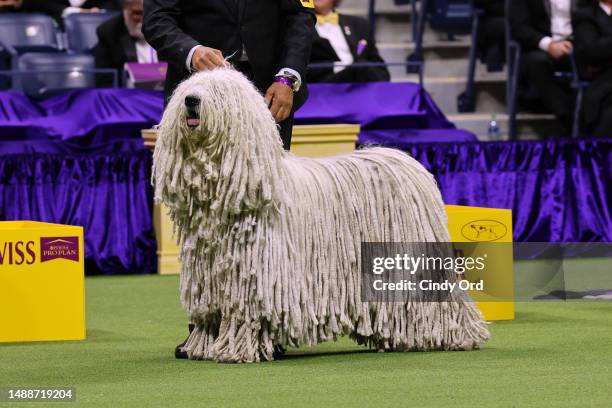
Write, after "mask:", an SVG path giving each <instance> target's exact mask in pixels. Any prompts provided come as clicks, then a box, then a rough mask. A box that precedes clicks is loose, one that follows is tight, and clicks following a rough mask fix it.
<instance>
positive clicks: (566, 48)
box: [548, 41, 572, 59]
mask: <svg viewBox="0 0 612 408" xmlns="http://www.w3.org/2000/svg"><path fill="white" fill-rule="evenodd" d="M571 52H572V43H571V42H569V41H553V42H551V43H550V45H549V46H548V54H549V55H550V56H551V57H553V58H554V59H561V58H564V57H567V56H568V55H570V54H571Z"/></svg>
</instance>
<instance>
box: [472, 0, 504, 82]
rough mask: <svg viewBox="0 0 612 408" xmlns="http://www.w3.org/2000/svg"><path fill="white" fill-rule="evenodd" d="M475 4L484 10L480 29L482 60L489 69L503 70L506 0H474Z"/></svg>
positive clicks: (479, 42)
mask: <svg viewBox="0 0 612 408" xmlns="http://www.w3.org/2000/svg"><path fill="white" fill-rule="evenodd" d="M474 6H475V7H476V8H478V9H480V10H482V11H483V12H484V14H483V15H482V17H481V19H480V27H479V31H478V48H479V50H480V54H481V60H482V62H483V63H484V64H486V65H487V69H488V70H489V71H501V70H503V68H504V67H503V64H504V63H505V61H506V22H505V16H506V5H505V0H474Z"/></svg>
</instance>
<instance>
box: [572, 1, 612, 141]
mask: <svg viewBox="0 0 612 408" xmlns="http://www.w3.org/2000/svg"><path fill="white" fill-rule="evenodd" d="M587 3H590V4H588V5H585V6H584V7H580V8H579V9H578V10H576V12H575V13H574V38H575V47H576V59H577V61H578V64H579V66H580V71H581V75H582V76H583V77H585V78H586V79H588V80H591V81H592V83H591V85H590V86H589V88H588V89H587V90H586V92H585V96H584V104H583V123H584V126H585V130H586V131H587V132H588V133H589V134H591V135H593V136H597V137H608V138H612V0H601V1H599V0H590V1H588V2H587Z"/></svg>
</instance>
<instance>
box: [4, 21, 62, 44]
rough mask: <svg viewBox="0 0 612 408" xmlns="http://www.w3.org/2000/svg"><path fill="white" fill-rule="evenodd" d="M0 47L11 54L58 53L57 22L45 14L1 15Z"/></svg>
mask: <svg viewBox="0 0 612 408" xmlns="http://www.w3.org/2000/svg"><path fill="white" fill-rule="evenodd" d="M0 46H2V48H3V49H4V50H6V51H8V52H9V53H11V54H16V53H19V54H21V53H25V52H37V51H57V50H58V49H59V48H60V47H59V44H58V40H57V26H56V24H55V21H53V19H52V18H51V17H49V16H46V15H44V14H35V13H4V14H0Z"/></svg>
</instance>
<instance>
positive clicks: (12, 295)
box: [0, 221, 86, 342]
mask: <svg viewBox="0 0 612 408" xmlns="http://www.w3.org/2000/svg"><path fill="white" fill-rule="evenodd" d="M83 259H84V245H83V228H82V227H75V226H68V225H59V224H49V223H44V222H34V221H2V222H0V342H26V341H52V340H84V339H85V335H86V334H85V286H84V283H85V279H84V262H83Z"/></svg>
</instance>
